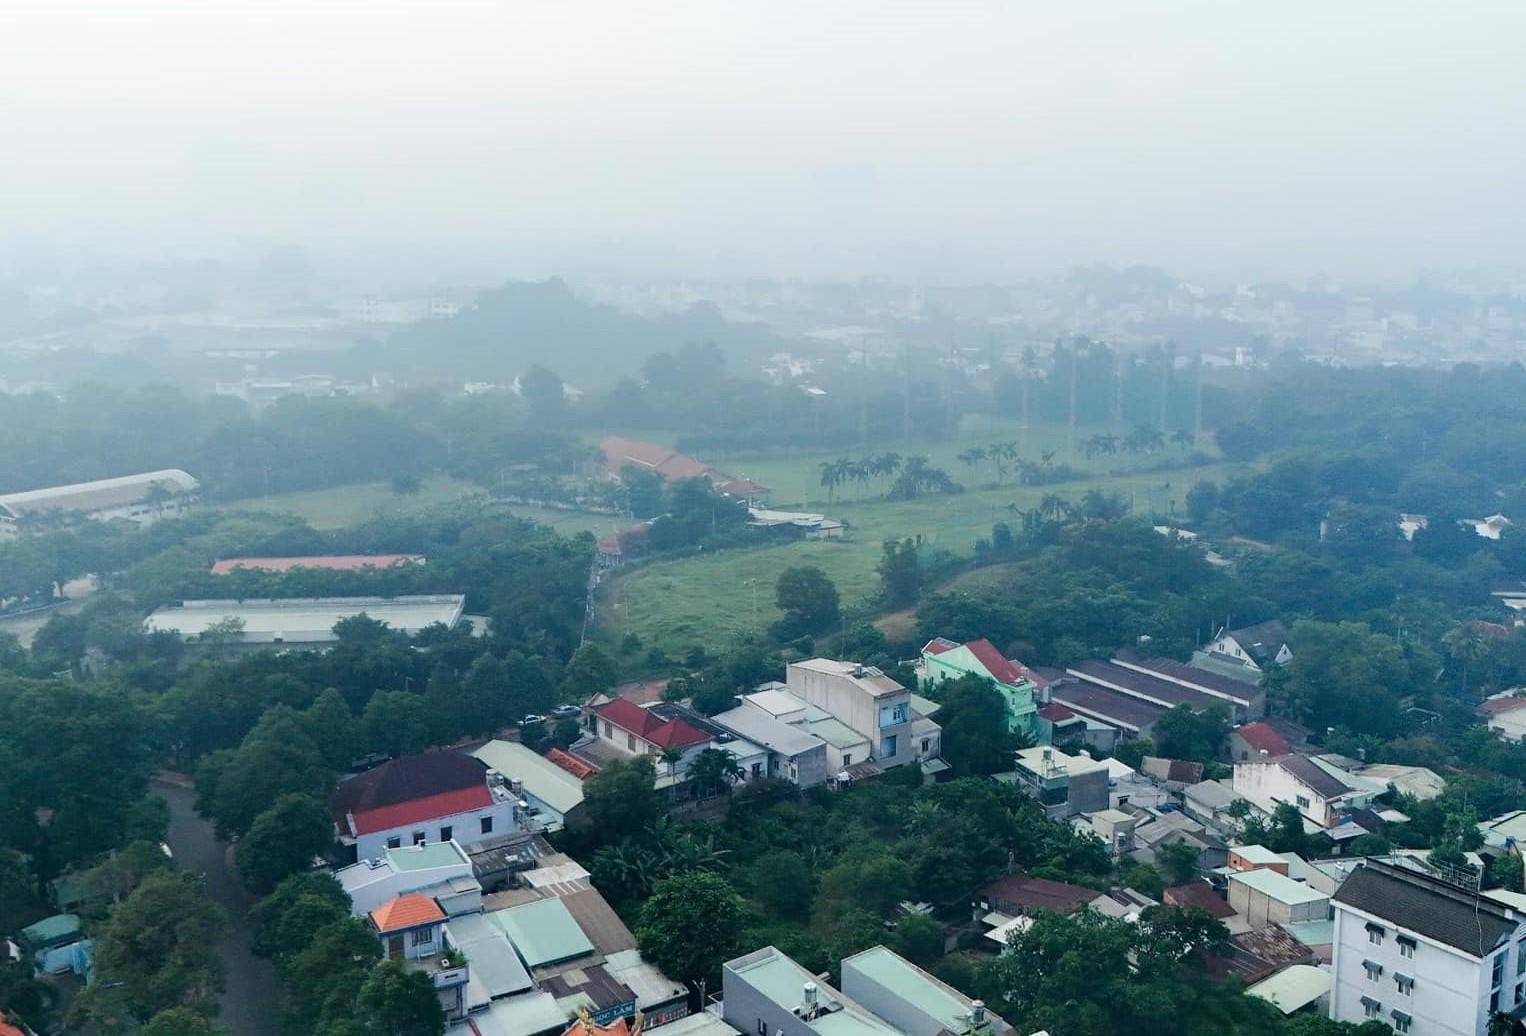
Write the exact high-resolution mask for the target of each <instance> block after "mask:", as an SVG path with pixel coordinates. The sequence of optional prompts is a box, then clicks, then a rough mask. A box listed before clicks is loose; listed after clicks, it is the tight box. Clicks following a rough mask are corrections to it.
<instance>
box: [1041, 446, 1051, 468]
mask: <svg viewBox="0 0 1526 1036" xmlns="http://www.w3.org/2000/svg"><path fill="white" fill-rule="evenodd" d="M1053 463H1054V450H1045V451H1044V452H1043V453H1040V454H1039V465H1040V466H1041V467H1046V468H1047V467H1049V465H1051V464H1053Z"/></svg>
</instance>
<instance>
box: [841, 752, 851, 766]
mask: <svg viewBox="0 0 1526 1036" xmlns="http://www.w3.org/2000/svg"><path fill="white" fill-rule="evenodd" d="M842 764H843V766H852V765H853V753H852V752H844V753H843V754H842Z"/></svg>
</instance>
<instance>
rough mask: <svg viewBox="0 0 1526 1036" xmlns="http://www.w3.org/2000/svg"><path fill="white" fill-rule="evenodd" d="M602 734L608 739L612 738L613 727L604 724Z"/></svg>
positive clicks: (613, 735) (613, 734) (613, 733)
mask: <svg viewBox="0 0 1526 1036" xmlns="http://www.w3.org/2000/svg"><path fill="white" fill-rule="evenodd" d="M604 736H605V737H607V738H609V739H610V740H614V737H615V728H614V727H611V726H610V725H609V724H608V723H606V724H604Z"/></svg>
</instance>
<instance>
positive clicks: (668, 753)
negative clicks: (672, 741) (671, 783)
mask: <svg viewBox="0 0 1526 1036" xmlns="http://www.w3.org/2000/svg"><path fill="white" fill-rule="evenodd" d="M658 758H659V759H661V760H662V761H663V762H665V763H667V764H668V776H669V777H672V776H673V771H674V770H675V769H676V768H677V766H678V764H679V763H681V762H683V761H684V750H683V749H682V748H664V749H663V750H662V754H661V755H660V756H658Z"/></svg>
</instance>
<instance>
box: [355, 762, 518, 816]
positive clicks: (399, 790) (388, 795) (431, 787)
mask: <svg viewBox="0 0 1526 1036" xmlns="http://www.w3.org/2000/svg"><path fill="white" fill-rule="evenodd" d="M492 801H493V799H492V795H491V793H489V791H488V790H487V764H486V763H483V762H482V761H480V760H478V759H474V758H472V757H471V756H469V755H462V754H460V753H458V752H425V753H423V754H421V755H405V756H403V757H401V758H399V759H392V760H389V761H388V762H385V763H382V764H381V765H380V766H378V767H376V768H375V769H374V770H367V771H366V772H365V773H363V774H360V775H359V776H358V777H352V778H351V779H350V780H347V781H345V782H344V783H342V784H340V785H339V787H337V788H335V789H334V793H333V794H332V795H330V796H329V810H330V811H331V812H332V813H333V814H334V820H335V821H336V822H337V823H338V824H339V827H340V830H341V831H347V830H349V824H348V822H347V821H346V814H353V815H354V817H355V824H356V827H357V829H360V828H362V825H363V823H364V829H363V830H360V831H359V833H362V834H365V833H369V832H371V831H383V830H386V829H387V828H389V827H395V826H398V825H401V824H416V823H418V822H419V821H421V820H433V819H435V818H436V817H448V816H451V815H452V814H455V813H464V812H466V811H468V810H473V809H479V808H481V807H483V806H488V805H491V804H492ZM362 817H366V818H368V819H366V820H365V821H364V822H362V819H361V818H362Z"/></svg>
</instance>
